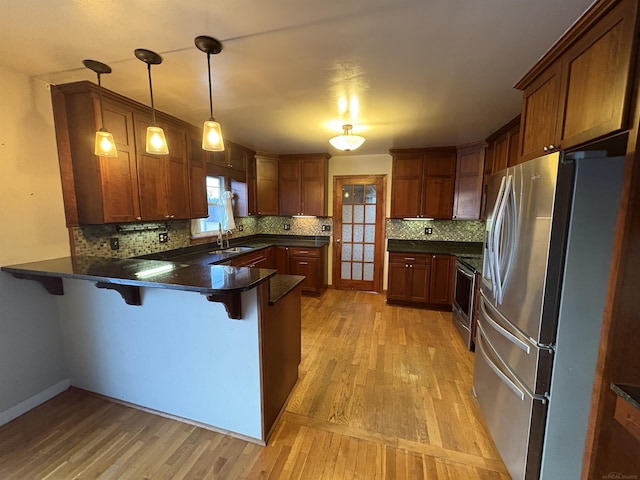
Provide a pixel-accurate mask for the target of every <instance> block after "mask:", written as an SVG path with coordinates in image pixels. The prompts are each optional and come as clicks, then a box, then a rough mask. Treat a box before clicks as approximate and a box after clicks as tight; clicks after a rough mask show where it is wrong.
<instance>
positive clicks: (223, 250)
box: [209, 246, 253, 255]
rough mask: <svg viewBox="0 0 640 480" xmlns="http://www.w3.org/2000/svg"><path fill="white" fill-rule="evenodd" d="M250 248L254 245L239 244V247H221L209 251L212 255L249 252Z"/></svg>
mask: <svg viewBox="0 0 640 480" xmlns="http://www.w3.org/2000/svg"><path fill="white" fill-rule="evenodd" d="M249 250H253V247H247V246H239V247H229V248H221V249H219V250H212V251H210V252H209V253H210V254H212V255H219V254H221V253H240V252H247V251H249Z"/></svg>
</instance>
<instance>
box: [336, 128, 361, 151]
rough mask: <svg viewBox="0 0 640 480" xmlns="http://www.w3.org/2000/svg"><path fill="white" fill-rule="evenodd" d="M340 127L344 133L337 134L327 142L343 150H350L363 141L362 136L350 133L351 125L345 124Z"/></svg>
mask: <svg viewBox="0 0 640 480" xmlns="http://www.w3.org/2000/svg"><path fill="white" fill-rule="evenodd" d="M342 128H343V129H344V133H343V134H342V135H338V136H337V137H333V138H332V139H330V140H329V143H330V144H331V145H333V146H334V147H335V148H337V149H338V150H342V151H344V152H350V151H351V150H355V149H356V148H358V147H360V146H361V145H362V144H363V143H364V137H361V136H360V135H353V134H352V133H350V132H351V129H353V125H350V124H346V125H343V126H342Z"/></svg>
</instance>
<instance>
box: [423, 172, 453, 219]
mask: <svg viewBox="0 0 640 480" xmlns="http://www.w3.org/2000/svg"><path fill="white" fill-rule="evenodd" d="M453 190H454V177H427V178H425V180H424V190H423V191H424V193H423V200H422V202H423V205H424V208H423V210H422V215H421V216H422V217H425V218H436V219H451V217H452V215H453Z"/></svg>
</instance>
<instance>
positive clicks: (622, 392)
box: [611, 383, 640, 410]
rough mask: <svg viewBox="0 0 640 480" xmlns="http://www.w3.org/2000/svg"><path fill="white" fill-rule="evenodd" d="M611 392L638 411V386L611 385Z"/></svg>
mask: <svg viewBox="0 0 640 480" xmlns="http://www.w3.org/2000/svg"><path fill="white" fill-rule="evenodd" d="M611 390H613V391H614V392H616V395H618V396H619V397H622V398H624V399H625V400H626V401H627V402H629V403H630V404H631V405H632V406H633V407H634V408H636V409H637V410H640V385H623V384H619V383H612V384H611Z"/></svg>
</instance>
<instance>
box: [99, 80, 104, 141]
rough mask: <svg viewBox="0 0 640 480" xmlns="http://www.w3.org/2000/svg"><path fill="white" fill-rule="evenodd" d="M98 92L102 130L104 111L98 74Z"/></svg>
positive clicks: (102, 127)
mask: <svg viewBox="0 0 640 480" xmlns="http://www.w3.org/2000/svg"><path fill="white" fill-rule="evenodd" d="M98 92H99V95H100V129H101V130H104V109H103V108H102V82H101V81H100V74H99V73H98Z"/></svg>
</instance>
